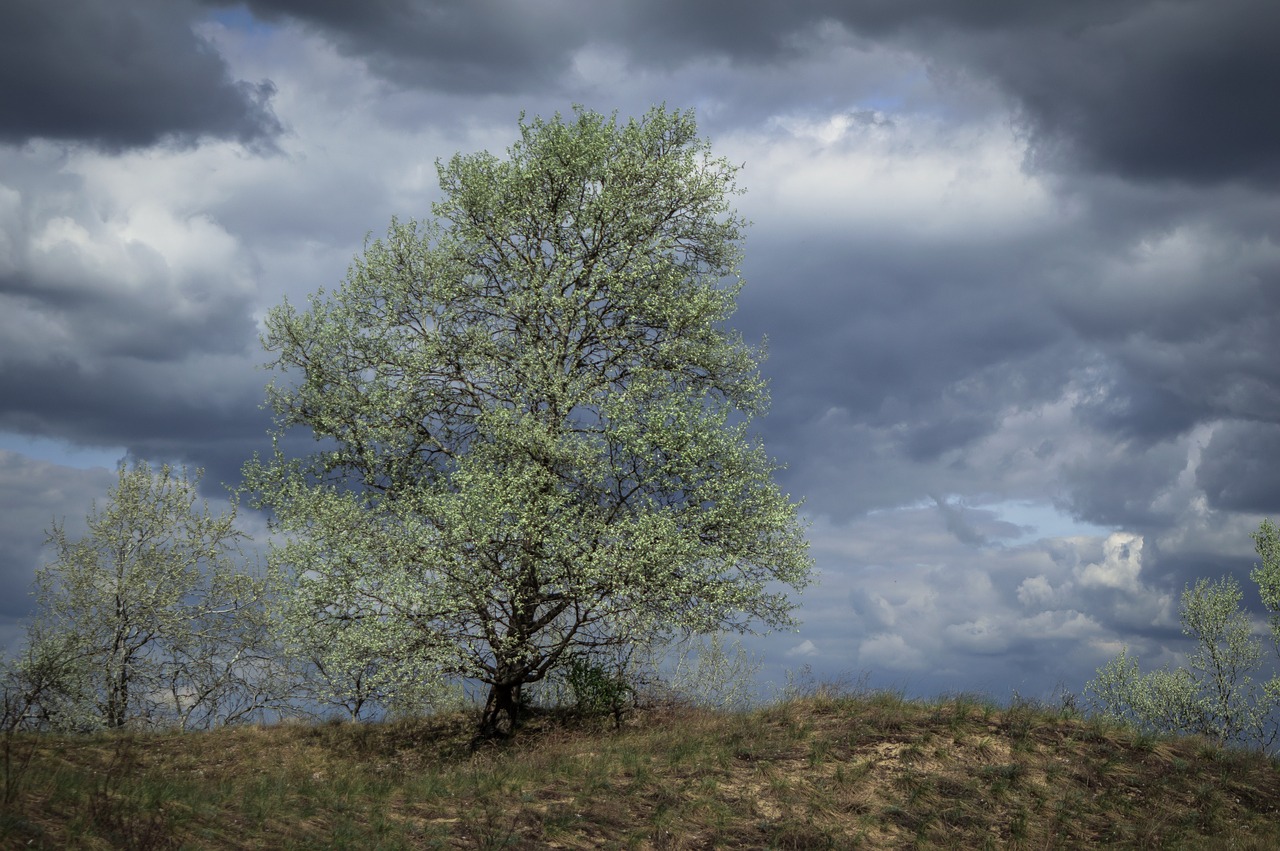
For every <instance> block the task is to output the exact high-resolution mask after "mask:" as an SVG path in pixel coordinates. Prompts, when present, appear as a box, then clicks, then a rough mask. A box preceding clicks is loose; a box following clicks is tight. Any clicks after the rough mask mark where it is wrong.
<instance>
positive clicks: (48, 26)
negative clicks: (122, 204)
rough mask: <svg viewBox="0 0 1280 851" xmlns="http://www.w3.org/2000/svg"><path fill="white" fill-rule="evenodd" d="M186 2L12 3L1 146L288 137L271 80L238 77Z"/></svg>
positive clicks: (2, 32) (0, 77)
mask: <svg viewBox="0 0 1280 851" xmlns="http://www.w3.org/2000/svg"><path fill="white" fill-rule="evenodd" d="M194 10H195V7H194V6H193V5H191V4H190V3H187V2H183V0H129V2H113V0H66V1H65V2H58V3H48V2H44V0H12V2H9V3H7V4H6V5H5V10H4V13H3V24H2V25H0V141H3V142H8V143H12V144H21V143H23V142H26V141H27V140H29V139H33V138H45V139H55V140H65V141H85V142H90V143H93V144H97V145H101V146H103V147H105V148H108V149H120V148H129V147H137V146H147V145H153V144H156V143H157V142H161V141H178V142H181V143H190V142H193V141H195V140H197V139H199V138H200V137H203V136H216V137H221V138H230V139H237V140H239V141H242V142H246V143H252V144H261V143H264V142H268V141H269V140H270V138H271V137H272V136H274V135H275V134H276V133H278V132H279V131H280V124H279V122H278V121H277V120H276V118H275V116H274V115H273V113H272V111H271V107H270V101H271V98H272V95H273V94H274V92H275V88H274V86H273V85H272V84H271V83H270V82H266V81H264V82H258V83H249V82H245V81H241V80H235V79H232V77H231V74H230V72H229V69H228V67H227V64H226V62H225V61H224V60H223V58H222V57H221V56H220V55H219V54H218V52H217V51H216V50H215V49H214V47H213V45H211V44H210V43H209V42H208V41H206V40H205V39H203V38H201V37H200V36H199V35H197V34H196V33H195V32H194V31H193V30H192V23H193V13H194Z"/></svg>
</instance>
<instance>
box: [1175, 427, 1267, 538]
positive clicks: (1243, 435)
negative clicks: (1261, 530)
mask: <svg viewBox="0 0 1280 851" xmlns="http://www.w3.org/2000/svg"><path fill="white" fill-rule="evenodd" d="M1277 459H1280V423H1258V422H1228V423H1223V424H1222V425H1221V426H1220V427H1218V428H1217V429H1215V431H1214V433H1213V437H1212V438H1211V439H1210V441H1209V444H1208V445H1207V446H1206V447H1205V448H1204V452H1203V454H1202V456H1201V458H1200V464H1199V466H1198V467H1197V468H1196V483H1197V484H1198V485H1199V486H1200V487H1201V488H1202V489H1203V490H1204V493H1205V496H1206V497H1207V498H1208V500H1209V504H1210V506H1211V507H1213V508H1215V509H1219V510H1223V511H1248V512H1254V513H1259V514H1267V515H1272V516H1275V515H1280V475H1278V474H1277V467H1276V462H1277Z"/></svg>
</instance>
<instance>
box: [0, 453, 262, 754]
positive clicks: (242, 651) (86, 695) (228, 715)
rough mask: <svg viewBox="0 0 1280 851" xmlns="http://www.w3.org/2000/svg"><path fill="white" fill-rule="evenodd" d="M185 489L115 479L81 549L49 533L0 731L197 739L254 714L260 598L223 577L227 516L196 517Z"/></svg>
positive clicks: (183, 480)
mask: <svg viewBox="0 0 1280 851" xmlns="http://www.w3.org/2000/svg"><path fill="white" fill-rule="evenodd" d="M197 476H198V474H197ZM196 484H197V482H196V481H193V480H191V479H189V478H188V477H187V474H186V473H185V472H183V473H182V474H181V475H178V474H176V473H175V472H174V471H173V470H171V469H170V468H169V467H168V466H164V467H162V468H161V469H160V470H158V471H153V470H152V469H151V467H150V466H148V465H147V464H145V463H142V464H138V465H136V466H134V467H133V469H129V468H127V467H125V466H123V465H122V466H121V467H120V470H119V480H118V483H117V484H116V486H115V487H114V488H112V489H111V491H110V493H109V496H108V500H107V504H106V506H105V507H104V508H102V509H101V510H99V509H98V508H97V506H96V505H95V506H94V509H93V511H92V513H91V514H90V515H89V518H88V529H89V534H88V535H87V536H86V537H84V538H82V539H78V540H73V539H72V538H70V537H69V536H68V535H67V534H66V530H65V527H64V526H63V525H62V524H60V523H57V522H55V523H54V525H53V529H52V531H51V532H50V534H49V543H50V544H52V546H53V548H54V551H55V553H56V558H55V560H54V561H53V562H52V563H50V564H47V565H45V566H44V567H42V568H41V569H40V570H39V571H37V574H36V603H37V615H36V618H35V620H34V621H33V622H32V623H31V625H30V627H29V629H28V633H27V642H26V646H25V648H24V649H23V651H22V653H21V654H20V655H19V657H18V658H17V660H15V661H14V662H13V663H12V664H11V666H10V667H9V669H8V670H7V671H6V674H5V680H4V703H5V707H4V708H5V723H6V726H8V727H11V728H12V727H51V728H57V729H85V728H90V727H95V726H107V727H121V726H124V725H126V724H147V725H155V724H159V725H169V724H172V725H177V726H181V727H207V726H210V725H212V724H218V723H225V722H229V721H234V720H238V719H242V718H247V717H249V716H251V715H253V714H254V713H255V712H257V711H258V710H260V709H261V708H262V707H263V706H264V705H265V704H266V703H267V702H268V700H269V695H270V694H271V688H270V687H271V683H270V671H271V666H272V664H273V660H274V655H275V654H274V648H273V646H272V645H271V643H270V641H269V638H268V629H267V618H266V614H265V608H264V598H263V595H264V593H265V588H264V584H263V583H262V581H261V580H259V579H258V578H255V577H253V576H250V575H248V574H246V573H243V572H240V571H239V570H237V569H236V566H235V563H234V560H233V558H232V556H233V554H234V553H235V552H236V548H237V545H238V542H239V539H240V538H241V537H243V536H242V535H241V533H239V532H238V531H236V529H235V527H234V522H235V511H234V509H233V510H232V511H231V512H229V513H228V514H225V515H221V516H214V515H212V514H210V513H209V508H208V506H207V505H205V506H203V507H202V508H201V509H199V510H197V509H196V507H195V501H196Z"/></svg>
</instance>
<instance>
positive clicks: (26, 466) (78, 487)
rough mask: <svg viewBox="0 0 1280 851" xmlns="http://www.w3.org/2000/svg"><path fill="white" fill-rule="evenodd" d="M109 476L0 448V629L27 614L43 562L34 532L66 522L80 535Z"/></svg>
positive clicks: (101, 471) (39, 540) (40, 538)
mask: <svg viewBox="0 0 1280 851" xmlns="http://www.w3.org/2000/svg"><path fill="white" fill-rule="evenodd" d="M113 476H114V474H113V473H111V472H109V471H107V470H104V469H93V470H76V469H72V468H68V467H62V466H59V465H57V464H49V463H46V462H43V461H34V460H32V459H29V458H25V457H23V456H21V455H18V454H17V453H14V452H8V451H5V450H3V449H0V502H2V504H3V505H5V506H6V510H5V511H4V512H0V627H3V626H4V625H6V624H13V623H15V622H16V621H17V620H19V619H20V618H23V617H25V616H26V614H27V613H28V611H29V609H30V603H31V598H30V596H29V594H30V591H31V581H32V579H34V577H35V571H36V568H38V567H39V566H40V565H41V563H42V558H43V556H42V550H43V540H44V539H43V536H42V535H41V534H40V533H39V530H42V529H49V528H50V526H51V524H52V522H53V521H54V520H57V521H59V522H62V521H64V520H65V521H66V528H67V531H68V532H69V533H71V534H72V535H78V534H81V533H82V532H83V530H84V515H85V514H86V513H87V512H88V511H89V506H90V503H92V501H93V500H94V499H95V498H96V499H99V500H101V498H102V497H103V496H105V494H106V488H107V486H108V485H109V484H110V483H111V482H112V480H113ZM33 532H34V534H33ZM2 653H3V646H2V645H0V654H2Z"/></svg>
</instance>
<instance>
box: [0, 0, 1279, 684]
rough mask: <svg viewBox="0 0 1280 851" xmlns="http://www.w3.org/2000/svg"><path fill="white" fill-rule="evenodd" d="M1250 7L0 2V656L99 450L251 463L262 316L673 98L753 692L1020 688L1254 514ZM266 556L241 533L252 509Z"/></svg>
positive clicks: (103, 484)
mask: <svg viewBox="0 0 1280 851" xmlns="http://www.w3.org/2000/svg"><path fill="white" fill-rule="evenodd" d="M1278 36H1280V4H1276V3H1274V2H1273V0H1214V1H1213V2H1208V0H1076V2H1071V3H1062V2H1056V0H973V2H965V3H956V2H954V0H892V2H891V1H890V0H839V2H837V0H794V2H789V3H772V2H765V0H734V1H733V2H729V0H705V2H702V1H701V0H700V2H684V0H620V2H616V3H607V4H606V3H597V2H594V0H536V2H529V0H479V2H469V3H466V4H463V3H448V2H443V0H378V2H370V3H360V4H356V3H347V2H341V1H340V0H306V2H303V0H250V2H247V3H238V4H237V3H229V2H221V0H62V1H61V2H59V3H57V4H50V3H47V2H44V0H7V2H6V3H5V4H4V8H3V11H0V363H2V366H0V646H4V647H8V648H9V650H10V651H12V650H14V649H16V647H17V646H18V644H19V643H20V641H21V638H22V635H23V627H22V623H23V619H24V618H25V617H27V616H28V615H29V613H30V611H31V599H30V597H29V595H28V590H29V588H30V583H31V581H32V578H33V576H34V572H35V570H36V568H37V567H38V566H39V565H40V564H42V563H44V562H45V561H46V560H47V559H48V557H49V553H48V551H47V550H46V549H44V540H45V535H44V530H45V529H48V528H49V526H50V525H51V522H52V521H53V520H54V519H58V520H62V519H64V518H65V520H66V523H67V526H68V528H69V529H70V530H72V531H73V532H74V531H75V530H77V529H83V522H84V520H83V518H84V515H85V514H86V513H87V512H88V511H89V508H90V505H91V502H92V501H93V500H94V499H97V500H99V502H100V503H101V501H102V500H103V499H104V498H105V496H106V492H107V488H108V486H110V485H111V484H112V483H113V482H114V480H115V472H114V468H115V465H116V463H117V461H118V460H119V459H121V458H122V457H125V456H126V455H127V456H128V457H130V458H133V459H139V458H141V459H147V460H150V461H153V462H157V463H158V462H163V461H169V462H173V463H176V464H185V465H189V466H191V467H200V468H203V469H204V470H205V480H204V492H205V494H206V495H207V496H208V497H209V498H210V499H211V500H213V501H214V505H215V507H218V506H221V505H225V498H226V495H227V489H226V486H228V485H230V486H234V485H236V484H238V483H239V481H240V468H241V464H242V463H243V462H244V460H245V459H247V458H249V457H250V456H252V454H253V453H254V452H263V451H266V450H268V449H269V446H270V444H269V440H268V437H267V432H268V429H269V428H270V425H271V422H270V415H269V413H268V412H266V411H264V410H263V408H262V403H263V400H264V392H263V388H264V385H265V384H266V382H267V381H268V380H269V378H270V373H269V372H268V371H266V370H264V369H263V368H262V365H263V364H264V363H265V361H266V360H267V356H266V354H265V353H264V352H263V350H262V348H261V346H260V343H259V339H258V335H259V332H260V330H261V323H262V319H263V317H264V315H265V314H266V312H267V311H268V310H269V309H270V308H271V307H273V306H275V305H277V304H279V303H280V302H281V301H282V300H283V299H284V298H285V297H286V296H287V297H288V298H290V299H291V300H292V301H294V302H295V303H296V302H298V301H301V300H303V299H304V297H305V296H306V295H307V294H309V293H312V292H314V291H316V290H318V289H320V288H322V287H323V288H329V289H332V288H334V287H336V286H337V285H338V284H339V283H340V282H341V280H342V278H343V276H344V274H345V272H346V269H347V266H348V265H349V263H350V262H351V260H352V258H353V257H354V256H355V255H356V254H357V253H358V252H359V250H360V248H361V245H362V243H363V241H364V239H365V236H366V234H369V233H373V234H374V235H378V234H381V233H383V232H385V229H386V227H387V225H388V223H389V222H390V219H391V217H392V216H399V217H400V218H402V219H405V218H426V217H429V215H430V205H431V202H432V201H433V200H436V199H438V198H439V189H438V186H437V183H436V171H435V162H436V160H437V159H441V158H444V159H447V158H448V157H450V156H451V155H452V154H454V153H455V152H464V153H469V152H474V151H478V150H490V151H492V152H494V153H497V154H502V153H504V152H505V150H506V147H507V146H508V145H509V144H511V142H512V141H514V139H515V138H516V134H517V121H518V119H519V116H520V115H521V113H522V112H523V113H526V114H527V115H529V116H534V115H542V116H551V115H552V114H554V113H555V112H557V111H559V112H562V113H568V112H569V111H570V110H571V108H572V106H573V105H574V104H582V105H585V106H586V107H588V108H591V109H595V110H598V111H601V112H604V113H611V112H613V111H615V110H616V111H617V113H618V115H619V116H620V117H621V118H626V117H627V116H633V115H640V114H642V113H643V112H644V111H646V110H647V109H648V108H649V107H650V106H652V105H654V104H659V103H665V104H666V105H667V107H668V108H680V109H685V108H692V109H694V110H695V111H696V114H697V119H698V124H699V129H700V133H701V134H702V135H703V136H704V137H705V138H707V139H709V140H710V142H711V144H712V147H713V150H714V152H715V153H717V154H720V155H723V156H726V157H728V158H729V159H730V160H732V161H733V162H735V163H741V164H742V165H743V170H742V172H741V173H740V175H739V184H740V186H741V187H743V188H744V189H745V190H746V194H745V195H744V196H742V197H741V198H739V199H737V209H738V210H739V212H740V213H741V214H742V215H744V216H745V217H746V218H748V219H750V220H751V221H752V223H753V224H752V226H751V227H750V228H749V230H748V231H747V234H746V239H745V242H744V244H743V250H744V253H745V259H744V262H743V264H742V271H743V275H744V277H745V279H746V281H747V284H746V287H745V288H744V290H743V291H742V294H741V296H740V298H739V309H738V312H737V314H736V315H735V318H734V320H733V325H734V326H735V327H736V328H737V329H738V330H740V331H741V332H742V333H743V334H744V336H745V337H746V339H747V340H748V341H756V342H758V341H760V340H762V339H764V338H766V337H767V340H768V352H769V357H768V360H767V361H765V362H764V364H763V367H762V371H763V374H764V375H765V376H766V377H767V378H768V379H769V381H770V388H771V396H772V407H771V411H770V413H769V415H768V416H766V417H765V418H763V419H760V420H757V421H756V422H755V423H754V428H755V429H756V432H757V433H758V435H759V436H760V437H761V439H762V440H763V442H764V444H765V446H766V447H767V449H768V451H769V453H770V454H771V455H772V456H773V457H775V458H776V459H777V460H778V461H779V462H781V463H784V464H786V465H787V466H786V469H785V470H784V471H782V472H780V473H779V474H778V480H779V482H780V483H781V485H782V487H783V488H784V489H785V490H786V491H787V492H788V493H790V494H791V495H792V496H794V497H795V498H797V499H803V500H804V504H803V508H802V512H803V516H804V518H805V519H806V521H807V522H808V523H809V524H810V525H809V539H810V542H811V545H812V553H813V556H814V558H815V582H814V584H813V585H812V586H811V587H810V588H809V589H807V590H806V591H805V592H804V593H802V594H799V595H797V597H796V600H797V602H798V603H799V609H798V612H797V614H798V616H799V618H800V619H801V620H802V625H801V627H800V628H799V630H798V631H797V632H787V633H776V634H773V635H769V636H765V637H759V638H751V639H749V640H748V643H747V647H748V648H749V649H750V650H751V652H752V653H754V654H756V656H757V657H758V658H759V660H760V662H761V664H762V669H761V676H762V678H765V679H771V680H773V681H780V680H781V679H782V678H783V677H784V676H785V674H784V672H785V671H786V670H792V671H795V670H797V669H800V668H801V667H802V666H805V665H808V666H810V667H811V669H812V671H813V673H814V675H815V676H816V677H819V678H823V679H840V678H860V677H862V676H863V675H864V674H865V675H866V676H868V677H869V679H870V682H871V683H872V684H873V685H879V686H882V687H893V688H900V689H902V690H904V691H906V692H908V693H911V694H916V695H933V694H939V693H945V692H956V691H973V692H981V693H985V694H989V695H992V696H995V697H997V698H1007V697H1009V696H1010V694H1011V693H1012V692H1015V691H1016V692H1017V693H1018V694H1020V695H1022V696H1029V697H1041V698H1046V699H1047V698H1050V697H1051V696H1052V695H1053V694H1054V692H1055V690H1058V689H1063V688H1065V689H1069V690H1072V691H1077V692H1078V691H1079V690H1080V688H1081V687H1082V686H1083V684H1084V682H1085V681H1086V680H1087V679H1089V678H1090V677H1091V676H1092V675H1093V673H1094V671H1095V669H1096V668H1097V667H1098V666H1100V665H1102V664H1103V663H1105V662H1106V661H1107V660H1108V659H1109V658H1111V657H1112V656H1114V655H1115V654H1116V653H1117V652H1118V651H1119V650H1120V649H1121V648H1122V647H1128V648H1129V649H1130V651H1131V652H1132V653H1136V654H1137V655H1138V656H1139V658H1140V659H1141V660H1142V661H1143V664H1144V665H1145V666H1147V667H1154V666H1159V665H1162V664H1177V663H1178V662H1179V660H1180V658H1181V657H1180V656H1179V654H1181V653H1185V652H1186V651H1187V650H1188V649H1189V648H1188V645H1187V643H1186V642H1185V640H1184V638H1183V636H1182V635H1181V632H1180V629H1179V624H1178V599H1179V595H1180V593H1181V591H1182V589H1183V587H1184V586H1185V585H1186V584H1187V583H1188V582H1193V581H1194V580H1195V579H1196V578H1197V577H1201V576H1212V577H1217V576H1220V575H1224V574H1230V575H1233V576H1235V577H1237V578H1238V579H1239V580H1240V581H1241V582H1242V584H1243V585H1244V586H1245V588H1246V598H1245V599H1246V604H1247V605H1249V606H1250V607H1251V609H1252V611H1253V613H1254V615H1255V616H1256V617H1257V619H1258V627H1259V629H1261V628H1262V624H1263V621H1262V615H1263V613H1262V612H1261V610H1260V609H1259V603H1258V600H1257V595H1256V592H1254V590H1253V587H1252V585H1251V584H1250V583H1249V581H1248V573H1249V570H1250V568H1251V567H1252V566H1253V563H1254V561H1255V556H1254V553H1253V548H1252V542H1251V540H1250V538H1249V533H1250V532H1251V531H1253V530H1255V529H1256V528H1257V526H1258V524H1259V522H1260V521H1261V520H1262V519H1263V518H1264V517H1273V518H1276V517H1280V476H1278V475H1277V474H1276V470H1277V462H1280V333H1278V331H1280V233H1278V232H1280V111H1277V110H1276V109H1275V83H1276V81H1277V80H1280V50H1276V49H1275V44H1276V41H1277V37H1278ZM244 522H245V528H246V530H248V531H249V532H250V533H251V534H254V535H255V537H257V538H258V540H259V541H261V540H263V539H264V538H265V534H266V527H265V524H264V522H263V520H262V518H260V517H255V516H253V515H251V514H247V515H244Z"/></svg>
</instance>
